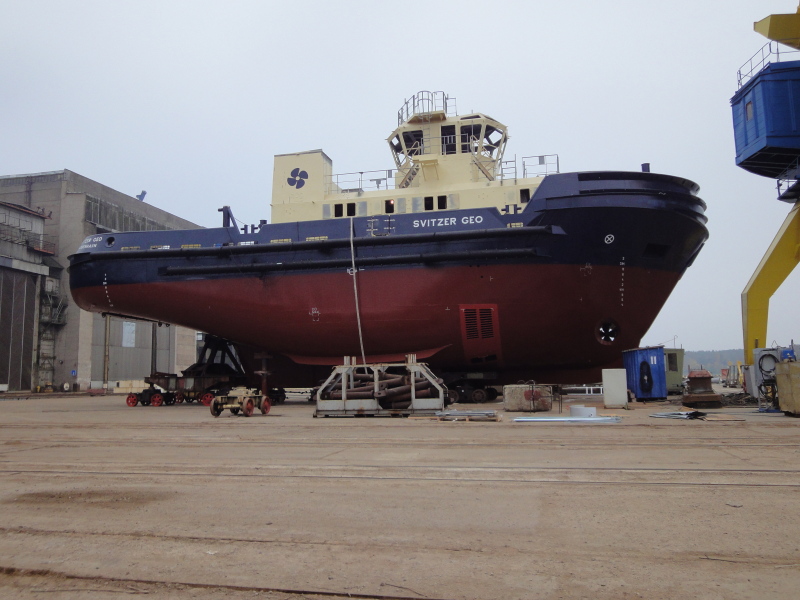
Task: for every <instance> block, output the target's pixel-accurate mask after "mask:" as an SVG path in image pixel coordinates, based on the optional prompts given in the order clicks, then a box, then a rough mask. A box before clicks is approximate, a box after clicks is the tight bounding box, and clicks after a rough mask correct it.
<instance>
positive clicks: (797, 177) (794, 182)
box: [776, 158, 800, 202]
mask: <svg viewBox="0 0 800 600" xmlns="http://www.w3.org/2000/svg"><path fill="white" fill-rule="evenodd" d="M798 182H800V158H796V159H795V160H794V162H792V164H790V165H789V166H788V167H787V168H786V169H785V170H784V171H783V173H781V174H780V176H779V177H778V179H777V186H776V187H777V190H778V200H784V201H785V202H796V201H797V200H798V198H800V183H798Z"/></svg>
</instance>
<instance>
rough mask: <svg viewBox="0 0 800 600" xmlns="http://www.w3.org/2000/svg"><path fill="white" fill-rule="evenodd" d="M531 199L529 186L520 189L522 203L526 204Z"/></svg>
mask: <svg viewBox="0 0 800 600" xmlns="http://www.w3.org/2000/svg"><path fill="white" fill-rule="evenodd" d="M530 199H531V191H530V190H529V189H528V188H522V189H521V190H520V191H519V201H520V202H521V203H522V204H525V203H526V202H530Z"/></svg>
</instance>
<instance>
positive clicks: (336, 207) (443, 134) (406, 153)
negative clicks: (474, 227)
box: [272, 91, 558, 223]
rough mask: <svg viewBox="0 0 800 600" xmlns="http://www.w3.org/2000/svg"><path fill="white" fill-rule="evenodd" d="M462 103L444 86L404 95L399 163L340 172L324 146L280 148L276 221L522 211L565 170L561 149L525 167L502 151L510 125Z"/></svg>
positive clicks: (396, 152)
mask: <svg viewBox="0 0 800 600" xmlns="http://www.w3.org/2000/svg"><path fill="white" fill-rule="evenodd" d="M455 105H456V103H455V98H451V97H449V96H447V95H446V94H445V93H444V92H425V91H423V92H418V93H417V94H415V95H414V96H412V97H411V98H410V99H408V100H406V101H405V102H404V103H403V106H402V107H401V108H400V110H399V111H398V113H397V124H398V126H397V129H395V130H394V131H393V132H392V134H391V135H390V136H389V138H388V140H387V141H388V142H389V148H390V149H391V151H392V156H393V157H394V162H395V167H394V168H393V169H385V170H381V171H363V172H357V173H345V174H339V175H334V174H333V163H332V162H331V159H330V158H328V156H327V155H326V154H325V153H324V152H323V151H322V150H310V151H307V152H298V153H294V154H279V155H277V156H275V170H274V173H273V183H272V221H273V222H274V223H289V222H294V221H311V220H318V219H338V218H346V217H366V216H372V215H386V214H395V213H397V214H402V213H420V214H425V213H435V212H436V211H441V210H453V209H459V208H484V207H496V208H497V209H498V210H501V211H503V212H506V213H508V212H511V213H516V212H518V211H520V210H521V209H522V208H523V205H524V204H525V203H527V202H528V201H529V200H530V198H531V196H532V194H533V192H534V190H535V189H536V188H537V187H538V186H539V184H540V183H541V181H542V179H543V178H544V176H545V175H547V174H550V173H557V172H558V156H557V155H542V156H526V157H523V158H522V160H521V171H522V172H521V174H520V173H518V169H517V161H516V157H515V158H514V159H512V160H504V159H503V156H504V151H505V147H506V143H507V142H508V130H507V128H506V126H505V125H503V124H502V123H500V122H499V121H496V120H495V119H493V118H491V117H489V116H488V115H484V114H482V113H472V114H468V115H464V116H458V114H457V113H456V108H455ZM518 175H521V177H519V178H518Z"/></svg>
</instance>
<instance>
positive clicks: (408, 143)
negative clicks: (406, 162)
mask: <svg viewBox="0 0 800 600" xmlns="http://www.w3.org/2000/svg"><path fill="white" fill-rule="evenodd" d="M403 144H404V145H405V147H406V154H408V155H409V156H415V155H417V154H422V145H423V139H422V131H421V130H419V129H416V130H414V131H404V132H403Z"/></svg>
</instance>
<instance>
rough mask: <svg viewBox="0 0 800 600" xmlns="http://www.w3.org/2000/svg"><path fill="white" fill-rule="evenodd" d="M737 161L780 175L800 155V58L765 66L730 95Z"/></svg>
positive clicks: (769, 174)
mask: <svg viewBox="0 0 800 600" xmlns="http://www.w3.org/2000/svg"><path fill="white" fill-rule="evenodd" d="M731 107H732V109H733V133H734V138H735V141H736V164H737V165H739V166H740V167H742V168H743V169H746V170H747V171H750V172H751V173H755V174H757V175H763V176H765V177H770V178H772V179H777V178H779V177H780V176H781V175H782V174H783V173H784V171H786V169H788V168H789V167H792V166H793V165H795V164H796V162H797V159H798V157H800V61H790V62H782V63H772V64H768V65H767V66H765V67H764V68H763V69H761V71H759V72H758V73H757V74H756V75H755V76H754V77H753V78H751V79H750V80H749V81H748V82H747V83H746V84H745V85H743V86H742V87H741V88H740V89H739V91H737V92H736V94H734V96H733V98H731Z"/></svg>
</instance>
